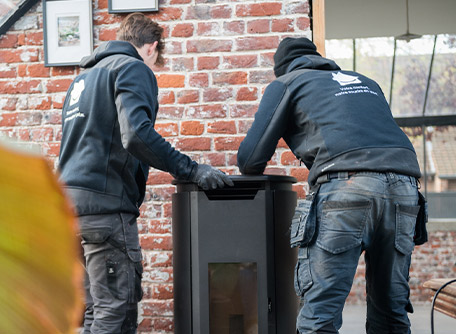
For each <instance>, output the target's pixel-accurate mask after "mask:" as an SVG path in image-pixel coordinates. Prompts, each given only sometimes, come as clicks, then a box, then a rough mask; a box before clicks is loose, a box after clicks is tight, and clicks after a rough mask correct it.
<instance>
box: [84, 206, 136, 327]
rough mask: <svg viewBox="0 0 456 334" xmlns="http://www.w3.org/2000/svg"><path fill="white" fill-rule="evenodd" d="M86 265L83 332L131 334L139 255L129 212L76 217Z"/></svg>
mask: <svg viewBox="0 0 456 334" xmlns="http://www.w3.org/2000/svg"><path fill="white" fill-rule="evenodd" d="M79 227H80V236H81V239H82V242H81V244H82V247H83V249H84V257H85V267H86V281H85V288H86V289H85V290H86V311H85V314H84V331H83V333H84V334H134V333H136V329H137V318H138V302H139V301H140V300H141V298H142V290H141V277H142V271H143V268H142V263H141V260H142V256H141V248H140V245H139V236H138V226H137V223H136V217H135V216H134V215H133V214H123V213H121V214H106V215H90V216H81V217H79Z"/></svg>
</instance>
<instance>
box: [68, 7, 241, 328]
mask: <svg viewBox="0 0 456 334" xmlns="http://www.w3.org/2000/svg"><path fill="white" fill-rule="evenodd" d="M162 33H163V29H162V28H161V27H160V26H159V25H158V24H156V23H155V22H153V21H152V20H150V19H149V18H147V17H146V16H144V15H143V14H139V13H133V14H130V15H129V16H127V17H126V18H125V19H124V20H123V22H122V23H121V25H120V29H119V31H118V39H119V40H118V41H110V42H107V43H105V44H103V45H100V46H99V47H98V48H97V49H96V50H95V52H94V53H93V54H92V55H91V56H88V57H86V58H84V59H82V61H81V64H80V65H81V67H82V68H84V69H85V71H83V72H82V73H81V74H80V75H78V76H77V77H76V79H75V80H74V82H73V83H72V84H71V86H70V88H69V90H68V93H67V97H66V99H65V102H64V105H63V112H62V127H63V130H62V142H61V149H60V162H59V169H60V174H61V180H62V181H63V182H64V183H65V187H66V190H67V193H68V194H69V195H70V197H71V199H72V200H73V204H74V205H75V209H76V211H77V215H78V216H79V219H78V221H79V228H80V235H81V238H82V246H83V248H84V256H85V262H86V263H85V264H86V273H87V279H86V312H85V315H84V334H89V333H92V334H117V333H129V334H133V333H136V327H137V316H138V302H139V301H140V300H141V297H142V290H141V275H142V270H143V268H142V264H141V260H142V257H141V248H140V245H139V237H138V226H137V222H136V218H137V216H139V207H140V205H141V203H142V201H143V199H144V194H145V187H146V181H147V177H148V173H149V172H148V171H149V166H152V167H154V168H157V169H160V170H162V171H166V172H169V173H170V174H171V175H173V176H174V177H175V178H176V179H180V180H188V181H192V182H195V183H197V184H198V185H199V186H200V187H202V188H203V189H214V188H216V187H223V186H224V184H228V185H232V184H233V183H232V181H231V179H229V178H228V176H227V175H225V174H224V173H222V172H221V171H219V170H218V169H215V168H212V167H210V166H208V165H204V164H197V163H196V162H195V161H193V160H191V159H190V158H189V157H188V156H187V155H185V154H182V153H180V152H179V151H177V150H175V149H174V148H173V147H172V146H171V145H170V144H169V143H168V142H167V141H165V140H164V139H163V138H162V137H161V136H160V135H159V134H158V133H157V132H156V131H155V129H154V123H155V120H156V117H157V112H158V101H157V94H158V87H157V80H156V78H155V76H154V73H153V72H152V67H153V66H154V64H158V65H160V64H163V57H162V51H163V48H164V44H163V43H164V42H163V40H162Z"/></svg>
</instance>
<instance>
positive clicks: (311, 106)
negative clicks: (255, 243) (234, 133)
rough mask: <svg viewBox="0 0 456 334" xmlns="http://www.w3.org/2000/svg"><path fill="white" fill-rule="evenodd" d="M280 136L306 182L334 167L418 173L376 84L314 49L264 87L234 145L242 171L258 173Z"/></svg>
mask: <svg viewBox="0 0 456 334" xmlns="http://www.w3.org/2000/svg"><path fill="white" fill-rule="evenodd" d="M280 138H284V140H285V142H286V143H287V144H288V146H289V148H290V149H291V150H292V151H293V153H294V154H295V156H296V157H297V158H298V159H299V160H301V161H302V162H304V164H305V165H306V167H307V168H308V169H309V171H310V172H309V179H308V181H309V184H310V185H311V186H313V185H314V184H315V183H316V180H317V178H318V176H320V175H322V174H325V173H328V172H339V171H375V172H397V173H400V174H405V175H410V176H414V177H417V178H418V177H420V176H421V173H420V169H419V165H418V162H417V158H416V154H415V151H414V148H413V146H412V144H411V142H410V140H409V139H408V137H407V136H406V135H405V134H404V132H403V131H402V130H401V129H400V128H399V127H398V126H397V124H396V122H395V121H394V119H393V116H392V114H391V110H390V108H389V106H388V103H387V102H386V100H385V97H384V96H383V93H382V91H381V89H380V87H379V86H378V84H377V83H376V82H375V81H373V80H371V79H369V78H367V77H365V76H363V75H361V74H359V73H356V72H351V71H342V70H341V69H340V68H339V66H337V64H336V63H335V62H333V61H332V60H329V59H326V58H323V57H321V56H317V55H306V56H301V57H299V58H297V59H295V60H294V61H293V62H292V63H291V64H290V65H289V66H288V68H287V74H285V75H282V76H280V77H279V78H277V79H276V80H274V81H273V82H272V83H271V84H270V85H269V86H268V87H267V88H266V90H265V92H264V95H263V98H262V100H261V102H260V105H259V107H258V111H257V113H256V114H255V120H254V122H253V124H252V127H251V128H250V129H249V131H248V133H247V136H246V138H245V139H244V140H243V142H242V143H241V145H240V147H239V151H238V166H239V169H240V170H241V172H242V173H243V174H261V173H263V171H264V169H265V167H266V164H267V162H268V161H269V160H270V158H271V157H272V155H273V154H274V151H275V148H276V146H277V143H278V141H279V139H280Z"/></svg>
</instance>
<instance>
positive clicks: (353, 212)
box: [317, 200, 371, 254]
mask: <svg viewBox="0 0 456 334" xmlns="http://www.w3.org/2000/svg"><path fill="white" fill-rule="evenodd" d="M370 207H371V202H370V201H367V200H366V201H343V202H339V201H327V202H324V203H323V209H322V219H321V222H320V225H319V228H320V231H319V235H318V239H317V245H318V246H319V247H320V248H321V249H324V250H326V251H328V252H330V253H332V254H339V253H342V252H345V251H347V250H349V249H352V248H355V247H357V246H359V245H360V244H361V242H362V238H363V232H364V227H365V225H366V221H367V219H368V217H369V209H370Z"/></svg>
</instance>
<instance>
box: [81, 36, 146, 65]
mask: <svg viewBox="0 0 456 334" xmlns="http://www.w3.org/2000/svg"><path fill="white" fill-rule="evenodd" d="M119 54H124V55H127V56H131V57H134V58H137V59H139V60H143V59H142V58H141V56H140V55H139V53H138V51H136V49H135V47H134V46H133V44H131V43H129V42H124V41H109V42H106V43H103V44H101V45H100V46H99V47H98V48H97V49H96V50H95V51H94V52H93V53H92V54H91V55H90V56H87V57H84V58H82V59H81V62H80V63H79V66H81V67H82V68H88V67H93V66H95V65H96V64H97V63H98V62H99V61H101V60H102V59H104V58H106V57H109V56H112V55H119Z"/></svg>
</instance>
